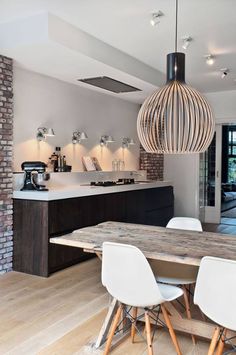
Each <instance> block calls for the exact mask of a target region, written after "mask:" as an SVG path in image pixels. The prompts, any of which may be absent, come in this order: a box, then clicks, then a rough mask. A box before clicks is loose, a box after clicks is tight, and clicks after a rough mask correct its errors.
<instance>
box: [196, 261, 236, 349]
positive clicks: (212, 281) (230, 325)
mask: <svg viewBox="0 0 236 355" xmlns="http://www.w3.org/2000/svg"><path fill="white" fill-rule="evenodd" d="M235 294H236V261H233V260H227V259H221V258H215V257H211V256H206V257H204V258H203V259H202V260H201V263H200V268H199V272H198V276H197V282H196V288H195V293H194V303H195V304H196V305H198V306H199V308H200V309H201V311H202V312H203V313H204V314H205V315H206V316H207V317H208V318H210V319H211V320H212V321H214V322H215V323H217V324H218V325H219V326H221V327H222V328H226V329H230V330H233V331H236V297H235ZM219 335H220V327H217V328H216V329H215V332H214V334H213V337H212V342H211V345H210V348H209V352H208V354H209V355H211V354H214V351H215V348H216V345H217V342H218V339H219ZM220 347H221V349H220V350H219V348H220ZM223 347H224V343H223V342H222V341H221V339H220V341H219V345H218V349H217V355H218V354H222V352H223Z"/></svg>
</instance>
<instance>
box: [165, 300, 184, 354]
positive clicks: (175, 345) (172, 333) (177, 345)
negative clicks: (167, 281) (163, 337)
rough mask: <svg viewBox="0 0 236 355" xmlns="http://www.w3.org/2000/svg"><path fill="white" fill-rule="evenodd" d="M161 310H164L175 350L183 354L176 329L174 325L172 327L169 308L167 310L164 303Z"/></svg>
mask: <svg viewBox="0 0 236 355" xmlns="http://www.w3.org/2000/svg"><path fill="white" fill-rule="evenodd" d="M161 311H162V314H163V317H164V319H165V322H166V325H167V327H168V330H169V333H170V336H171V339H172V341H173V344H174V347H175V350H176V352H177V354H178V355H182V352H181V350H180V347H179V343H178V340H177V338H176V335H175V332H174V329H173V327H172V324H171V321H170V318H169V316H168V313H167V310H166V308H165V306H164V305H163V304H162V305H161Z"/></svg>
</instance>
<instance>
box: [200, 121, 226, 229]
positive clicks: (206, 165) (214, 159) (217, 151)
mask: <svg viewBox="0 0 236 355" xmlns="http://www.w3.org/2000/svg"><path fill="white" fill-rule="evenodd" d="M221 146H222V126H221V125H216V130H215V134H214V137H213V139H212V142H211V144H210V146H209V148H208V149H207V151H206V152H204V153H202V154H200V165H199V167H200V169H199V171H200V175H199V207H200V219H201V220H202V221H204V222H206V223H217V224H218V223H221V193H220V191H221V154H222V152H221V150H222V149H221Z"/></svg>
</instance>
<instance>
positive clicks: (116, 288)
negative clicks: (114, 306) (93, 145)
mask: <svg viewBox="0 0 236 355" xmlns="http://www.w3.org/2000/svg"><path fill="white" fill-rule="evenodd" d="M102 283H103V285H104V286H105V287H106V288H107V290H108V292H109V293H110V294H111V295H112V296H113V297H115V298H116V299H118V300H119V301H120V302H122V303H124V304H126V305H130V306H139V307H145V306H152V305H156V304H158V303H159V302H162V301H163V297H162V295H161V293H160V291H159V288H158V286H157V283H156V279H155V277H154V275H153V272H152V269H151V267H150V265H149V263H148V261H147V259H146V258H145V256H144V255H143V253H142V252H141V250H139V249H138V248H136V247H134V246H132V245H127V244H119V243H111V242H105V243H103V249H102Z"/></svg>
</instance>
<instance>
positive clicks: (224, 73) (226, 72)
mask: <svg viewBox="0 0 236 355" xmlns="http://www.w3.org/2000/svg"><path fill="white" fill-rule="evenodd" d="M220 71H221V79H224V78H225V77H226V76H227V75H228V74H229V69H228V68H222V69H220Z"/></svg>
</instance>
